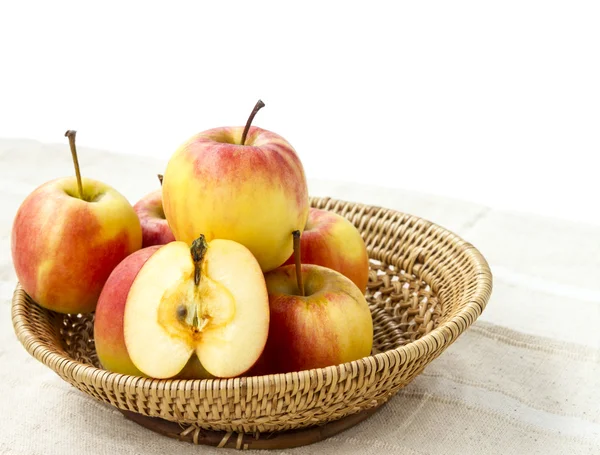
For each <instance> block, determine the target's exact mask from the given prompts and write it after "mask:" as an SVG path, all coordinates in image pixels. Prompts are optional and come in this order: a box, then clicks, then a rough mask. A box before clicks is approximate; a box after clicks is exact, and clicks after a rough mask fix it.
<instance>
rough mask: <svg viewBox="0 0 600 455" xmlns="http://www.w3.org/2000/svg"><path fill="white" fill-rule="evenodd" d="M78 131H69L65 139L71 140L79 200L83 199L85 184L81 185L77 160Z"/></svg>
mask: <svg viewBox="0 0 600 455" xmlns="http://www.w3.org/2000/svg"><path fill="white" fill-rule="evenodd" d="M76 134H77V131H75V130H68V131H67V132H66V133H65V137H68V138H69V146H70V147H71V157H72V158H73V164H74V165H75V176H76V177H77V189H78V190H79V199H83V184H82V183H81V172H80V171H79V160H78V159H77V148H75V135H76Z"/></svg>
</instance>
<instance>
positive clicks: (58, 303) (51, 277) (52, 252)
mask: <svg viewBox="0 0 600 455" xmlns="http://www.w3.org/2000/svg"><path fill="white" fill-rule="evenodd" d="M65 135H66V136H67V137H68V138H69V142H70V146H71V153H72V158H73V163H74V165H75V173H76V177H65V178H60V179H56V180H52V181H50V182H47V183H45V184H43V185H41V186H40V187H38V188H37V189H36V190H34V191H33V192H32V193H31V194H30V195H29V196H27V198H26V199H25V201H23V203H22V205H21V206H20V208H19V210H18V211H17V214H16V217H15V219H14V222H13V228H12V234H11V250H12V258H13V263H14V267H15V272H16V274H17V278H18V279H19V282H20V283H21V286H23V289H24V290H25V292H27V294H29V296H30V297H31V298H32V299H33V300H35V301H36V302H37V303H38V304H40V305H41V306H43V307H45V308H48V309H50V310H53V311H57V312H60V313H74V314H77V313H88V312H92V311H94V309H95V308H96V303H97V301H98V296H99V295H100V291H101V290H102V286H103V285H104V283H105V281H106V280H107V278H108V276H109V275H110V273H111V272H112V270H113V269H114V268H115V267H116V265H117V264H119V262H121V261H122V260H123V259H124V258H125V257H127V256H128V255H130V254H131V253H133V252H134V251H136V250H139V249H140V247H141V246H142V229H141V227H140V222H139V221H138V218H137V216H136V214H135V211H134V210H133V207H132V206H131V204H130V203H129V202H128V201H127V199H126V198H125V197H124V196H123V195H121V193H119V192H118V191H117V190H115V189H113V188H111V187H110V186H108V185H107V184H105V183H102V182H99V181H97V180H92V179H89V178H81V175H80V171H79V162H78V159H77V150H76V148H75V131H71V130H69V131H67V132H66V134H65Z"/></svg>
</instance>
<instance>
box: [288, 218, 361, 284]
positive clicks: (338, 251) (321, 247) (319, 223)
mask: <svg viewBox="0 0 600 455" xmlns="http://www.w3.org/2000/svg"><path fill="white" fill-rule="evenodd" d="M300 251H301V256H302V263H303V264H316V265H322V266H323V267H328V268H330V269H333V270H335V271H337V272H340V273H341V274H342V275H345V276H347V277H348V278H350V279H351V280H352V281H353V282H354V284H356V285H357V286H358V288H359V289H360V290H361V292H363V293H364V292H365V290H366V288H367V282H368V281H369V256H368V254H367V248H366V246H365V242H364V240H363V238H362V237H361V235H360V232H358V229H356V227H355V226H354V225H353V224H352V223H351V222H350V221H348V220H347V219H346V218H344V217H343V216H341V215H338V214H336V213H333V212H329V211H327V210H319V209H316V208H311V209H310V212H309V213H308V221H307V222H306V226H305V228H304V232H303V233H302V245H301V248H300ZM293 263H294V256H293V255H292V256H290V257H289V259H288V260H287V261H286V264H293Z"/></svg>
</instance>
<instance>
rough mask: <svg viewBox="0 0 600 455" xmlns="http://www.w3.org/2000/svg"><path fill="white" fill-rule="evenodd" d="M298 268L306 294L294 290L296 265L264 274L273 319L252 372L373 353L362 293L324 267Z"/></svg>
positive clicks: (318, 364)
mask: <svg viewBox="0 0 600 455" xmlns="http://www.w3.org/2000/svg"><path fill="white" fill-rule="evenodd" d="M301 270H302V279H303V282H304V289H305V294H306V295H305V296H302V295H300V292H299V290H298V286H297V283H296V268H295V266H292V265H286V266H282V267H279V268H278V269H275V270H273V271H271V272H269V273H267V274H266V275H265V281H266V283H267V289H268V292H269V306H270V310H271V322H270V325H269V337H268V341H267V345H266V347H265V350H264V353H263V355H262V356H261V359H260V361H259V362H258V364H257V366H256V367H255V369H254V370H253V372H252V373H253V374H270V373H286V372H292V371H301V370H308V369H312V368H323V367H326V366H330V365H338V364H341V363H344V362H350V361H353V360H357V359H360V358H362V357H365V356H368V355H369V354H370V353H371V349H372V347H373V321H372V318H371V312H370V310H369V307H368V305H367V302H366V300H365V297H364V295H363V294H362V292H361V291H360V290H359V289H358V288H357V287H356V285H355V284H354V283H353V282H352V281H350V279H348V278H346V277H345V276H344V275H342V274H341V273H338V272H336V271H334V270H331V269H328V268H326V267H321V266H318V265H309V264H304V265H302V268H301Z"/></svg>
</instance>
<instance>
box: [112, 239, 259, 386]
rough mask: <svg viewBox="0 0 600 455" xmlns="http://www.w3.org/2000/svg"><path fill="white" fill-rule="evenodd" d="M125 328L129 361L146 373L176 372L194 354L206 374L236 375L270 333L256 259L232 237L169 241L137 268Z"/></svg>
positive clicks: (158, 375) (252, 359) (249, 363)
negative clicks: (210, 239)
mask: <svg viewBox="0 0 600 455" xmlns="http://www.w3.org/2000/svg"><path fill="white" fill-rule="evenodd" d="M123 331H124V338H125V345H126V347H127V351H128V353H129V356H130V358H131V361H132V362H133V364H134V365H135V366H136V367H137V368H138V369H139V370H140V371H141V372H142V373H144V374H145V375H148V376H150V377H153V378H159V379H160V378H170V377H173V376H176V375H177V374H178V373H180V372H181V371H182V370H183V369H184V367H185V366H186V365H187V364H188V362H189V361H190V359H191V358H192V356H194V355H195V356H197V358H198V360H199V362H200V364H201V366H202V368H204V369H205V370H206V372H207V373H208V374H210V375H212V376H215V377H220V378H229V377H235V376H238V375H240V374H242V373H244V372H246V371H247V370H248V369H250V368H251V367H252V366H253V365H254V363H255V362H256V360H257V359H258V358H259V357H260V355H261V353H262V351H263V349H264V347H265V344H266V341H267V335H268V332H269V299H268V295H267V290H266V285H265V280H264V277H263V274H262V271H261V268H260V265H259V264H258V262H257V261H256V259H255V258H254V256H253V255H252V253H251V252H250V250H248V249H247V248H246V247H244V246H243V245H241V244H239V243H237V242H234V241H231V240H222V239H216V240H213V241H211V242H209V243H207V242H206V240H205V238H204V236H200V238H198V239H197V240H195V241H194V242H193V243H192V246H191V248H190V247H189V246H188V245H187V244H186V243H184V242H171V243H169V244H167V245H165V246H163V247H161V248H160V249H159V250H158V251H156V252H155V253H154V254H153V255H152V256H151V257H150V258H149V259H148V260H147V261H146V263H145V264H144V266H143V267H142V268H141V269H140V271H139V272H138V274H137V276H136V278H135V280H134V282H133V284H132V285H131V288H130V290H129V293H128V295H127V302H126V304H125V312H124V318H123Z"/></svg>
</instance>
